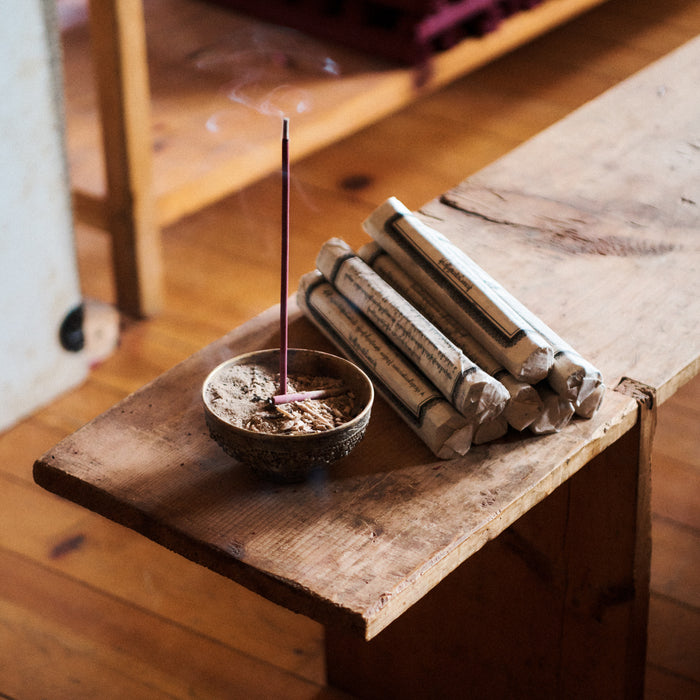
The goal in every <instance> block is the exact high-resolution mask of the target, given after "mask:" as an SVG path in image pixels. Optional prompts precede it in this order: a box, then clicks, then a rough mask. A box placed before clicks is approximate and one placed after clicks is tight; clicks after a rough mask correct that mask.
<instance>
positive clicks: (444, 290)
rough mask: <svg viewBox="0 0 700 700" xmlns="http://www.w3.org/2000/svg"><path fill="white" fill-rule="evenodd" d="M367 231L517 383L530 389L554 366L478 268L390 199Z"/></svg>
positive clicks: (547, 349) (547, 350)
mask: <svg viewBox="0 0 700 700" xmlns="http://www.w3.org/2000/svg"><path fill="white" fill-rule="evenodd" d="M363 226H364V228H365V231H367V233H368V234H369V235H370V236H371V237H372V238H373V239H374V240H375V241H376V242H377V243H378V244H379V245H380V246H381V247H382V248H383V249H384V250H386V251H387V253H389V254H390V255H391V256H392V258H394V260H395V261H396V262H397V263H398V264H399V266H400V267H402V268H403V269H404V270H405V271H406V272H408V273H409V274H410V275H411V276H412V277H415V279H416V280H417V281H418V282H419V283H420V284H421V285H422V286H423V287H425V288H426V290H427V291H428V292H429V293H430V294H431V295H432V296H433V297H434V298H435V299H436V300H437V301H438V302H439V303H440V304H441V305H444V307H445V308H446V310H447V311H448V312H449V313H450V314H451V315H452V316H454V317H455V318H456V319H457V321H458V322H459V323H460V324H463V326H464V328H465V329H466V330H468V331H469V333H470V334H471V335H473V336H474V337H475V338H476V339H477V340H478V341H479V343H481V345H483V346H484V347H485V348H486V350H487V351H488V352H489V353H490V354H491V355H493V356H494V357H495V358H496V359H497V360H498V361H499V362H500V363H501V364H503V366H504V367H505V368H506V369H507V370H508V371H509V372H510V373H511V374H512V375H513V376H514V377H516V378H517V379H521V380H523V381H526V382H529V383H530V384H534V383H535V382H538V381H540V380H541V379H544V378H545V377H546V376H547V374H548V372H549V370H550V368H551V366H552V362H553V352H552V348H551V346H550V345H549V343H548V342H547V340H546V339H545V338H543V337H542V335H541V334H540V333H539V332H537V331H536V330H534V329H533V328H532V327H531V326H530V324H529V323H528V322H527V321H525V320H524V319H523V318H522V317H521V316H520V315H519V314H518V313H517V312H515V311H514V310H513V309H512V308H511V307H510V306H509V305H508V304H506V303H505V302H504V301H503V299H502V297H501V296H500V295H499V294H498V293H496V292H494V291H493V290H492V289H491V288H490V286H489V285H488V284H486V283H484V281H483V280H482V279H481V278H480V276H479V274H478V269H476V265H475V264H474V263H473V262H472V261H471V260H470V259H469V258H468V257H467V256H466V255H465V254H464V253H462V251H460V250H459V249H458V248H457V247H456V246H454V245H452V243H450V242H449V241H448V240H447V239H446V238H445V237H444V236H443V235H442V234H440V233H438V232H437V231H435V230H434V229H432V228H430V227H429V226H427V225H426V224H424V223H423V222H422V221H421V220H420V219H418V218H417V217H416V216H414V215H413V214H412V213H411V212H410V211H409V210H408V209H407V208H406V207H405V206H404V205H403V204H401V202H399V201H398V200H397V199H396V198H394V197H392V198H390V199H388V200H387V201H386V202H385V203H384V204H382V205H381V206H380V207H379V208H378V209H377V210H375V211H374V212H373V213H372V214H371V215H370V216H369V217H368V218H367V219H366V220H365V222H364V224H363Z"/></svg>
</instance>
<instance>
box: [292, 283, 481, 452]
mask: <svg viewBox="0 0 700 700" xmlns="http://www.w3.org/2000/svg"><path fill="white" fill-rule="evenodd" d="M297 300H298V303H299V306H300V308H301V309H302V310H303V311H304V313H305V314H306V315H307V317H308V318H309V319H310V320H311V321H312V322H313V323H314V324H315V325H316V326H317V327H318V328H319V330H320V331H321V332H322V333H323V334H324V335H325V336H326V337H327V338H329V340H331V342H333V343H334V344H335V345H336V347H338V348H339V349H340V350H341V351H342V352H343V354H345V355H346V356H347V357H349V358H350V359H351V360H352V361H353V362H355V363H356V364H357V365H358V366H360V367H361V368H362V369H363V370H364V371H365V372H366V373H367V374H368V375H369V377H370V378H371V379H372V382H373V383H374V386H375V388H376V390H377V391H378V392H379V393H380V394H381V395H382V396H383V397H384V398H385V399H386V401H387V402H388V403H389V404H390V405H391V406H393V408H394V409H395V410H396V412H397V413H398V414H399V415H400V416H401V417H402V418H403V419H404V420H405V421H406V423H407V424H408V425H409V426H410V427H411V428H412V429H413V430H414V431H415V432H416V433H417V434H418V436H419V437H420V438H421V439H422V440H423V442H424V443H425V444H426V445H427V446H428V448H429V449H430V450H431V451H432V452H433V454H434V455H435V456H436V457H439V458H440V459H452V458H454V457H459V456H461V455H464V454H466V453H467V452H468V450H469V448H470V446H471V439H472V435H473V430H474V428H473V426H472V425H471V424H470V422H469V421H468V420H467V419H466V418H465V417H464V416H462V415H461V414H460V413H458V412H457V411H456V410H455V408H454V407H453V406H452V405H451V404H450V403H449V402H448V401H447V400H446V399H444V398H443V397H442V396H441V394H440V393H439V392H438V390H437V389H436V388H435V387H434V386H433V385H432V384H430V382H428V381H427V380H426V379H425V377H423V376H422V375H421V374H420V373H419V372H418V371H417V370H416V368H415V367H414V366H413V365H412V364H410V363H409V362H408V361H407V360H406V359H405V358H404V357H403V356H402V355H401V354H400V353H398V352H397V351H396V348H395V347H393V346H392V345H391V344H390V343H389V342H388V341H387V340H386V339H385V338H384V337H383V336H382V335H381V333H379V331H378V330H377V329H376V327H375V326H374V325H373V324H371V323H370V322H369V321H368V320H367V319H366V318H365V317H364V316H363V315H362V314H361V313H360V312H359V311H358V310H357V309H356V308H355V307H354V306H353V305H352V304H350V302H349V301H348V300H347V299H345V297H343V296H342V295H341V294H340V293H339V292H338V291H337V290H336V289H335V288H334V287H333V286H332V285H331V284H330V283H329V282H328V281H327V280H326V279H325V278H324V277H323V275H322V274H321V273H320V272H318V271H314V272H310V273H308V274H306V275H304V276H303V277H302V278H301V281H300V283H299V290H298V292H297Z"/></svg>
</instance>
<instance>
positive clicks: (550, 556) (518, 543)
mask: <svg viewBox="0 0 700 700" xmlns="http://www.w3.org/2000/svg"><path fill="white" fill-rule="evenodd" d="M699 59H700V39H696V40H694V41H693V42H691V43H689V44H687V45H686V46H684V47H682V48H681V49H679V50H678V51H676V52H674V53H673V54H671V55H669V56H668V57H666V58H664V59H663V60H662V61H659V62H658V63H656V64H654V65H653V66H651V67H650V68H648V69H646V70H645V71H643V72H642V73H640V74H638V75H637V76H635V77H633V78H631V79H630V80H628V81H626V82H625V83H623V84H621V85H620V86H618V87H616V88H615V89H613V90H612V91H610V92H608V93H606V94H604V95H603V96H601V97H600V98H598V99H597V100H595V101H594V102H592V103H589V104H588V105H586V106H585V107H584V108H582V109H580V110H579V111H577V112H575V113H573V114H572V115H570V116H569V117H567V118H566V119H565V120H563V121H562V122H560V123H559V124H557V125H555V126H554V127H552V128H550V129H548V130H547V131H545V132H543V133H542V134H541V135H539V136H538V137H536V138H534V139H532V140H531V141H529V142H528V143H526V144H524V145H523V146H521V147H520V148H518V149H516V150H515V151H513V152H512V153H511V154H509V155H508V156H506V157H505V158H503V159H501V160H499V161H497V162H496V163H494V164H493V165H491V166H489V167H488V168H486V169H485V170H483V171H481V172H480V173H478V174H477V175H475V176H473V177H471V178H469V179H468V180H467V181H465V182H464V183H462V184H461V185H459V186H458V187H456V188H455V189H453V190H451V191H450V192H447V193H446V194H445V195H443V196H442V197H441V198H438V199H437V200H435V201H433V202H431V203H429V204H428V205H427V206H426V207H424V208H423V209H422V210H421V215H422V216H425V217H426V218H427V220H429V221H431V222H432V223H433V225H435V226H437V227H438V228H439V229H440V230H442V231H444V232H445V233H446V234H447V235H449V236H450V237H451V238H452V239H453V240H454V241H455V242H456V243H457V244H458V245H460V246H462V247H463V248H464V249H465V250H467V251H468V252H469V254H470V255H472V257H474V259H475V260H476V261H477V262H478V263H479V264H481V265H482V266H483V267H484V268H485V269H486V270H488V271H489V272H490V274H492V275H493V276H494V277H495V278H496V279H499V280H500V281H501V282H502V283H503V284H504V285H505V286H506V287H508V288H509V289H510V291H511V292H513V293H514V294H515V295H516V296H517V297H519V298H520V299H521V300H522V301H523V302H524V303H525V304H526V305H528V306H530V307H531V308H532V310H533V311H535V312H536V313H537V314H539V315H540V316H541V317H542V318H543V319H544V320H545V322H547V323H548V324H549V325H550V326H551V327H553V328H554V329H555V330H556V331H557V332H558V333H559V334H560V335H561V336H562V337H564V338H565V339H567V340H568V341H569V342H570V343H571V344H572V345H573V346H574V347H575V348H577V349H578V350H579V351H580V352H581V353H582V354H583V355H584V356H586V357H587V358H589V359H590V360H591V361H592V362H594V363H595V364H596V365H597V366H598V367H599V368H600V369H601V370H602V372H603V374H604V377H605V379H606V383H607V384H608V386H609V387H611V390H610V391H608V393H607V396H606V398H605V400H604V402H603V405H602V407H601V409H600V411H599V412H598V413H597V414H596V415H595V416H594V417H593V418H592V419H591V420H589V421H578V420H577V421H575V422H574V423H572V424H571V425H570V426H568V427H567V428H566V429H565V430H563V431H562V432H561V433H559V434H557V435H553V436H547V437H539V438H538V437H534V436H526V435H517V436H512V437H510V438H508V439H505V440H501V441H498V442H496V443H493V444H490V445H484V446H479V447H474V448H473V449H472V450H471V451H470V452H469V453H468V454H467V455H466V457H464V458H461V459H457V460H453V461H436V460H435V459H434V458H432V457H431V455H430V453H429V452H428V451H427V449H426V448H425V447H424V446H423V445H422V444H421V443H420V442H419V441H418V440H417V439H416V438H415V436H414V435H413V434H412V433H411V432H410V430H409V429H408V428H407V427H406V426H405V425H404V424H403V423H402V422H401V421H400V420H399V419H398V418H397V417H396V416H395V415H394V413H393V412H392V411H391V410H390V409H389V408H388V406H387V405H386V404H384V403H383V402H382V401H381V400H378V401H377V403H376V406H375V409H374V412H373V418H372V421H371V424H370V428H369V430H368V434H367V437H366V438H365V440H364V441H363V442H362V443H361V445H360V446H359V447H358V448H357V450H356V451H355V452H354V453H353V454H352V455H350V456H349V457H348V458H346V459H345V460H343V461H341V462H339V463H337V464H336V465H334V466H333V467H332V468H331V469H329V470H327V471H326V472H323V473H321V474H319V475H318V477H317V478H315V479H312V480H311V481H310V482H308V483H305V484H302V485H298V486H291V487H281V486H273V485H270V484H266V483H263V482H259V481H256V479H255V478H254V477H253V476H252V474H251V473H249V470H248V469H247V468H244V467H242V466H241V465H238V464H236V463H234V462H232V461H231V460H230V459H229V458H227V457H226V455H224V453H223V452H222V451H221V450H220V449H219V448H218V446H217V445H216V444H215V443H214V442H213V441H211V440H210V439H209V437H208V434H207V430H206V426H205V424H204V415H203V412H202V408H201V404H200V398H199V392H200V388H201V385H202V382H203V380H204V378H205V376H206V374H207V373H208V372H209V370H210V369H211V368H212V367H213V366H215V365H216V364H217V363H219V362H220V361H222V360H224V359H226V358H228V357H230V356H233V355H237V354H240V353H243V352H246V351H249V350H252V349H256V348H262V347H271V346H276V345H277V343H278V334H277V311H276V309H274V308H273V309H270V310H269V311H268V312H266V313H264V314H262V315H261V316H260V317H258V318H256V319H254V320H252V321H250V322H249V323H247V324H245V325H243V326H242V327H240V328H238V329H236V330H234V331H232V332H231V333H230V334H228V335H227V336H225V337H224V338H222V339H220V340H219V341H217V342H215V343H213V344H212V345H210V346H208V347H206V348H204V349H203V350H201V351H200V352H199V353H197V354H196V355H194V356H192V357H191V358H189V359H188V360H186V361H185V362H183V363H182V364H180V365H178V366H177V367H175V368H173V369H172V370H170V371H168V372H167V373H165V374H164V375H162V376H161V377H159V378H158V379H157V380H155V381H154V382H153V383H151V384H149V385H147V386H145V387H144V388H143V389H141V390H140V391H138V392H136V393H135V394H133V395H131V396H130V397H128V398H127V399H125V400H124V401H123V402H121V403H119V404H117V405H116V406H115V407H113V408H112V409H111V410H109V411H108V412H107V413H105V414H103V415H102V416H100V417H99V418H97V419H96V420H94V421H93V422H91V423H89V424H88V425H87V426H85V427H84V428H82V429H81V430H79V431H78V432H76V433H75V434H73V435H72V436H70V437H68V438H66V439H65V440H64V441H62V442H61V443H59V444H58V445H57V446H56V447H55V448H54V449H52V450H50V451H49V452H47V453H46V454H45V455H43V456H42V457H41V458H40V459H38V460H37V462H36V464H35V468H34V474H35V479H36V481H37V483H39V484H40V485H41V486H43V487H44V488H47V489H48V490H50V491H53V492H55V493H58V494H60V495H62V496H65V497H66V498H69V499H71V500H73V501H75V502H77V503H79V504H82V505H83V506H85V507H87V508H89V509H91V510H93V511H96V512H98V513H101V514H102V515H104V516H105V517H108V518H110V519H112V520H115V521H116V522H119V523H122V524H123V525H125V526H127V527H130V528H132V529H134V530H136V531H138V532H140V533H142V534H144V535H145V536H146V537H149V538H151V539H152V540H154V541H156V542H158V543H160V544H161V545H163V546H165V547H167V548H169V549H172V550H174V551H176V552H178V553H180V554H182V555H183V556H185V557H187V558H189V559H191V560H193V561H195V562H198V563H200V564H202V565H203V566H206V567H209V568H211V569H213V570H215V571H218V572H219V573H221V574H223V575H224V576H227V577H229V578H231V579H233V580H235V581H237V582H240V583H241V584H243V585H245V586H247V587H249V588H250V589H252V590H253V591H256V592H257V593H259V594H260V595H263V596H265V597H267V598H269V599H270V600H272V601H275V602H277V603H279V604H280V605H283V606H286V607H288V608H290V609H292V610H294V611H297V612H300V613H303V614H305V615H308V616H310V617H312V618H313V619H315V620H318V621H320V622H321V623H323V624H324V625H325V627H326V649H327V669H328V680H329V683H331V684H332V685H335V686H337V687H339V688H342V689H345V690H348V691H350V692H352V693H354V694H356V695H358V696H363V697H377V698H386V697H409V696H410V697H419V696H421V695H423V696H425V697H450V696H452V697H464V695H465V694H466V693H469V694H473V695H474V696H475V697H484V696H486V695H488V696H495V697H565V698H570V697H585V698H589V697H608V698H611V697H630V696H632V697H641V695H642V689H643V677H644V665H645V648H646V621H647V610H648V597H649V557H650V545H651V543H650V509H649V467H650V464H649V452H650V446H651V440H652V437H653V431H654V423H655V411H656V407H657V406H658V404H659V403H661V402H663V401H664V400H665V399H666V398H668V397H669V396H670V395H671V394H672V393H673V392H674V391H675V390H676V389H677V388H678V387H679V386H680V385H681V384H683V383H684V382H685V381H687V380H688V379H690V378H691V377H692V376H694V375H695V374H697V372H698V368H699V367H700V333H699V332H698V321H700V275H698V267H699V262H700V249H699V247H698V244H697V231H698V229H699V228H700V201H698V191H697V185H698V178H697V173H698V172H699V170H700V169H699V167H698V165H699V163H700V122H699V121H698V116H697V109H696V106H697V90H696V86H697V84H698V82H699V81H700V60H699ZM397 194H398V195H400V193H397ZM291 319H292V321H291V327H290V343H291V345H296V346H308V347H317V348H321V349H331V348H329V346H328V344H327V343H326V342H325V341H324V340H323V339H322V338H321V337H320V335H318V333H317V332H316V331H315V330H314V328H313V327H312V326H311V325H310V324H309V323H308V322H307V321H306V320H305V319H304V318H303V317H301V315H300V314H299V312H298V310H295V309H294V308H293V309H292V314H291Z"/></svg>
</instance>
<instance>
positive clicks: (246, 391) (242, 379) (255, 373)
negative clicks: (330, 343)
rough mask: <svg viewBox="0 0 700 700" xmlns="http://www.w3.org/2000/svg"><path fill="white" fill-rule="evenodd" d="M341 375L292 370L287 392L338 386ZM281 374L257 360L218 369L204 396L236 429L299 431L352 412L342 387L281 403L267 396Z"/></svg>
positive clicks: (326, 426)
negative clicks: (321, 395) (273, 402)
mask: <svg viewBox="0 0 700 700" xmlns="http://www.w3.org/2000/svg"><path fill="white" fill-rule="evenodd" d="M342 384H343V382H342V380H341V379H337V378H335V377H317V376H311V375H305V374H294V373H291V374H290V375H289V377H288V378H287V393H296V392H305V391H312V390H315V389H330V390H337V389H339V388H342ZM278 389H279V373H278V372H273V371H271V370H269V369H268V368H266V367H264V366H260V365H256V364H242V365H232V366H228V367H225V368H223V369H222V371H221V372H220V373H219V374H217V376H216V378H215V380H214V381H212V382H211V383H210V384H209V385H208V386H207V388H206V400H207V403H208V404H209V407H210V408H211V410H212V411H213V412H214V413H215V414H216V415H217V416H218V417H219V418H221V419H223V420H225V421H226V422H228V423H230V424H231V425H234V426H235V427H238V428H244V429H245V430H251V431H254V432H258V433H269V434H280V435H302V434H306V433H317V432H323V431H326V430H332V429H333V428H337V427H339V426H341V425H343V424H344V423H347V422H348V421H349V420H351V419H352V418H353V417H354V416H355V415H356V414H357V411H356V410H355V396H354V394H353V393H352V392H351V391H345V392H343V393H340V394H338V395H336V396H329V397H326V398H323V399H307V400H305V401H295V402H291V403H285V404H282V405H279V406H274V405H271V401H270V399H271V398H272V397H273V396H274V395H275V394H277V393H278Z"/></svg>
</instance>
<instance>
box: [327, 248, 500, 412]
mask: <svg viewBox="0 0 700 700" xmlns="http://www.w3.org/2000/svg"><path fill="white" fill-rule="evenodd" d="M316 267H317V268H318V269H319V270H320V272H321V273H322V274H323V275H324V277H325V278H326V279H327V280H328V281H329V282H330V283H331V284H332V285H333V286H334V287H335V288H336V289H337V290H338V291H339V292H340V293H341V294H342V295H343V296H345V298H346V299H348V301H350V302H351V303H352V304H354V305H355V307H356V308H357V309H359V310H360V311H361V312H362V313H363V314H365V316H366V317H367V318H368V319H369V320H370V321H371V322H372V323H374V325H375V326H376V327H377V328H378V329H379V330H380V331H381V332H382V333H383V334H384V336H385V337H386V338H387V339H388V340H390V341H391V342H392V343H394V345H396V346H397V347H398V348H399V349H400V350H401V351H402V352H403V354H404V355H405V356H406V357H407V358H408V359H409V360H411V361H412V362H414V363H415V364H416V365H417V367H418V368H419V369H420V370H421V371H422V372H423V374H424V375H425V376H426V378H427V379H428V380H430V381H431V382H432V383H433V384H434V385H435V386H436V387H437V388H438V389H439V391H440V392H441V393H442V394H443V396H444V397H445V398H446V399H447V400H448V401H450V403H451V404H452V405H453V406H454V407H455V408H456V409H457V410H458V411H459V412H460V413H461V414H462V415H464V416H465V417H466V418H468V419H469V420H470V421H471V422H472V423H473V424H474V425H479V424H481V423H483V422H484V421H488V420H490V419H492V418H496V417H497V416H499V415H500V414H501V413H502V412H503V409H504V408H505V405H506V402H507V401H508V398H509V394H508V391H507V389H506V388H505V387H504V386H503V385H502V384H501V383H500V382H499V381H498V380H496V379H494V378H493V377H492V376H491V375H490V374H487V373H486V372H484V371H483V370H482V369H480V368H479V367H478V366H477V365H476V364H475V363H474V362H473V361H472V360H471V359H470V358H469V357H467V356H466V355H465V354H464V353H463V352H462V350H460V348H459V347H457V346H456V345H455V344H454V343H453V342H452V341H451V340H450V339H449V338H447V337H446V336H445V335H444V334H443V333H442V332H441V331H440V330H439V329H438V328H436V327H435V326H434V325H433V324H432V323H431V322H430V321H429V320H428V319H427V318H425V316H423V314H421V313H420V312H419V311H418V310H416V308H415V307H414V306H412V305H411V304H410V303H409V302H408V301H407V300H406V299H404V297H403V296H401V294H399V292H398V291H396V290H395V289H394V288H393V287H392V286H391V285H390V284H388V283H387V282H385V281H384V280H383V279H382V278H381V277H380V276H379V275H378V274H377V273H376V272H374V271H373V270H372V269H371V268H370V267H369V266H368V265H367V264H366V263H365V262H364V261H363V260H362V259H360V258H359V257H358V256H357V255H356V254H355V253H354V252H353V250H352V249H351V248H350V246H348V245H347V243H345V242H344V241H342V240H340V239H338V238H333V239H331V240H330V241H328V242H327V243H325V244H324V246H323V247H322V248H321V251H320V253H319V254H318V257H317V259H316Z"/></svg>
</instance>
